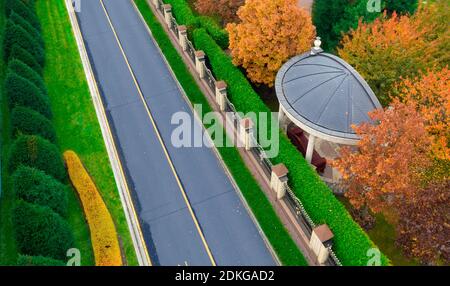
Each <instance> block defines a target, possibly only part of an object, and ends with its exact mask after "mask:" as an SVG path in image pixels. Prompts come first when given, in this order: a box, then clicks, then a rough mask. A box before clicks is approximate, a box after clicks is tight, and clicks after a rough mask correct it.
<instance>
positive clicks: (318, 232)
mask: <svg viewBox="0 0 450 286" xmlns="http://www.w3.org/2000/svg"><path fill="white" fill-rule="evenodd" d="M333 237H334V234H333V232H331V230H330V228H329V227H328V225H326V224H322V225H319V226H317V227H316V228H314V229H313V231H312V234H311V239H310V241H309V247H311V249H312V251H313V252H314V253H315V254H316V255H317V260H318V261H319V263H320V264H324V263H325V261H327V259H328V257H329V255H330V252H329V251H328V247H329V246H331V245H332V239H333Z"/></svg>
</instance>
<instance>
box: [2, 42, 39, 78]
mask: <svg viewBox="0 0 450 286" xmlns="http://www.w3.org/2000/svg"><path fill="white" fill-rule="evenodd" d="M12 59H17V60H20V61H21V62H23V63H24V64H26V65H27V66H29V67H30V68H32V69H33V70H34V71H35V72H37V73H38V74H40V75H42V67H41V65H40V64H39V63H38V62H37V61H36V59H35V58H34V56H33V55H32V54H30V53H29V52H28V51H27V50H25V49H24V48H22V47H21V46H19V45H17V44H14V45H13V46H12V48H11V53H10V55H9V59H8V60H9V61H11V60H12Z"/></svg>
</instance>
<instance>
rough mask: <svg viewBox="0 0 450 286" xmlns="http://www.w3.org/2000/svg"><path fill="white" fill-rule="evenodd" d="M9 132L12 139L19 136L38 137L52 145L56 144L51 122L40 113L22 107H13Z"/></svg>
mask: <svg viewBox="0 0 450 286" xmlns="http://www.w3.org/2000/svg"><path fill="white" fill-rule="evenodd" d="M11 131H12V134H13V137H14V138H16V137H19V136H20V135H39V136H41V137H42V138H44V139H47V140H48V141H50V142H52V143H55V142H56V132H55V128H54V127H53V124H52V122H51V121H50V120H48V119H47V118H46V117H45V116H43V115H41V114H40V113H38V112H36V111H34V110H32V109H29V108H26V107H22V106H17V107H15V108H14V109H13V110H12V112H11Z"/></svg>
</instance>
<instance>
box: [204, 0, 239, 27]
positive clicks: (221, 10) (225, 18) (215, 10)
mask: <svg viewBox="0 0 450 286" xmlns="http://www.w3.org/2000/svg"><path fill="white" fill-rule="evenodd" d="M244 2H245V1H244V0H196V1H195V9H196V10H197V11H198V12H199V13H200V14H204V15H210V16H218V17H219V18H220V19H221V20H222V23H223V24H228V23H236V22H238V21H239V17H238V16H237V11H238V9H239V7H241V6H242V5H243V4H244Z"/></svg>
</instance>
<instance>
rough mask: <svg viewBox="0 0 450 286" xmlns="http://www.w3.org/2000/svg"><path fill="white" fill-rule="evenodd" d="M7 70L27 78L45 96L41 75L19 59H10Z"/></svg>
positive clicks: (45, 90) (45, 88) (45, 91)
mask: <svg viewBox="0 0 450 286" xmlns="http://www.w3.org/2000/svg"><path fill="white" fill-rule="evenodd" d="M8 71H11V72H15V73H16V74H18V75H19V76H21V77H23V78H26V79H28V80H29V81H31V82H32V83H33V84H34V85H36V86H37V87H38V88H39V89H40V90H41V92H42V94H43V95H45V96H47V93H48V92H47V87H46V86H45V83H44V80H43V79H42V76H41V75H40V74H39V73H37V72H36V71H35V70H34V69H32V68H31V67H29V66H28V65H27V64H25V63H24V62H22V61H21V60H18V59H11V60H10V61H9V63H8Z"/></svg>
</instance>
